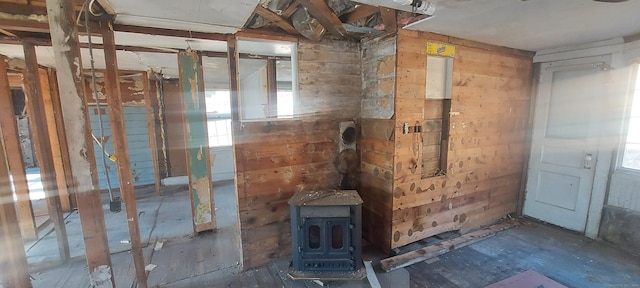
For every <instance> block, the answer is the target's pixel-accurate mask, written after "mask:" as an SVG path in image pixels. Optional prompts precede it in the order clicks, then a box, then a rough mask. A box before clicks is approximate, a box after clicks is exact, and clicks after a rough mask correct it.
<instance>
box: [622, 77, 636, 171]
mask: <svg viewBox="0 0 640 288" xmlns="http://www.w3.org/2000/svg"><path fill="white" fill-rule="evenodd" d="M639 66H640V65H639ZM636 71H638V72H637V78H636V86H635V90H634V94H633V99H632V104H631V113H630V115H629V116H630V117H629V128H628V130H627V138H626V139H627V141H626V143H625V147H624V155H623V157H622V167H625V168H630V169H636V170H640V69H636Z"/></svg>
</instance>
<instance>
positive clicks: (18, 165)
mask: <svg viewBox="0 0 640 288" xmlns="http://www.w3.org/2000/svg"><path fill="white" fill-rule="evenodd" d="M6 60H7V59H6V58H5V57H0V130H2V136H3V137H2V139H3V141H4V145H5V149H6V150H7V151H9V153H7V161H8V165H9V170H10V172H11V176H12V177H13V185H14V189H15V194H16V196H17V198H18V199H17V200H18V201H17V209H18V219H19V221H18V224H19V225H20V230H21V231H22V237H23V238H24V239H25V240H36V239H37V238H38V235H37V231H36V223H35V220H34V218H33V207H32V206H31V199H30V198H29V184H28V182H27V175H26V170H25V165H24V160H23V158H22V149H21V147H20V138H19V133H18V124H17V122H16V117H15V116H14V114H15V112H14V111H13V97H12V96H11V90H10V88H9V87H10V84H9V83H10V80H9V79H8V77H7V73H6V71H7V62H6ZM20 81H22V76H20ZM0 165H3V164H2V163H0ZM7 187H9V186H7Z"/></svg>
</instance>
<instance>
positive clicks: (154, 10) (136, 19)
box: [100, 0, 260, 33]
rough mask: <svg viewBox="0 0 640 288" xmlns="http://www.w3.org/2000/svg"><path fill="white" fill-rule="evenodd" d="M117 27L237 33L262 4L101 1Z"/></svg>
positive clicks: (249, 0) (242, 0)
mask: <svg viewBox="0 0 640 288" xmlns="http://www.w3.org/2000/svg"><path fill="white" fill-rule="evenodd" d="M100 2H109V3H110V6H111V7H112V8H113V10H114V11H115V12H116V14H117V17H116V23H118V24H128V25H137V26H146V27H157V28H166V29H176V30H185V31H199V32H216V33H235V32H236V31H238V28H241V27H242V26H243V25H244V23H245V22H246V21H247V19H248V18H249V16H251V14H252V13H253V10H254V9H255V8H256V5H258V2H260V0H232V1H229V0H183V1H176V0H153V1H139V0H101V1H100Z"/></svg>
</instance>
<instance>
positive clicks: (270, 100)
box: [267, 59, 278, 118]
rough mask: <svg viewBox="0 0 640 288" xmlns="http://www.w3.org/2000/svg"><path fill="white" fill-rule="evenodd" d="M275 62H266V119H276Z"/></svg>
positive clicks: (276, 83) (276, 82)
mask: <svg viewBox="0 0 640 288" xmlns="http://www.w3.org/2000/svg"><path fill="white" fill-rule="evenodd" d="M276 73H277V71H276V60H272V59H270V60H267V117H268V118H277V117H278V80H277V77H276Z"/></svg>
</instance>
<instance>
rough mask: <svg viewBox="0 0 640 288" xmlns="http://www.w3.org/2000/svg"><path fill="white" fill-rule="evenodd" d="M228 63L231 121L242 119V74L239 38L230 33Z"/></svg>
mask: <svg viewBox="0 0 640 288" xmlns="http://www.w3.org/2000/svg"><path fill="white" fill-rule="evenodd" d="M227 55H228V56H227V59H228V61H227V63H228V64H229V94H230V97H231V121H240V74H239V65H240V61H239V59H238V58H239V57H238V38H237V37H236V36H233V35H230V36H229V38H228V39H227Z"/></svg>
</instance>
